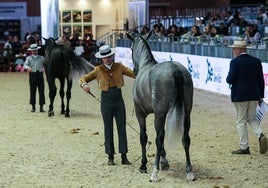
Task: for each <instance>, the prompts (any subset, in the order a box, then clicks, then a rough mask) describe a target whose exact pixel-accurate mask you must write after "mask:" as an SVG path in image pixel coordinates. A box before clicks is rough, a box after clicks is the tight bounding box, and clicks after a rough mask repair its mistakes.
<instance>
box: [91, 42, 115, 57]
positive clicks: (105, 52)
mask: <svg viewBox="0 0 268 188" xmlns="http://www.w3.org/2000/svg"><path fill="white" fill-rule="evenodd" d="M114 54H115V49H114V48H111V47H110V46H109V45H108V44H106V45H103V46H101V47H100V48H99V51H98V52H97V53H96V54H95V57H96V58H104V57H109V56H111V55H114Z"/></svg>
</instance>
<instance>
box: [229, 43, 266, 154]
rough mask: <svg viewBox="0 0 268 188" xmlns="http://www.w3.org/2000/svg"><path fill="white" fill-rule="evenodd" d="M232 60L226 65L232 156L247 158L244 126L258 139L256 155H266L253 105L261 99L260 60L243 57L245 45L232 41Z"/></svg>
mask: <svg viewBox="0 0 268 188" xmlns="http://www.w3.org/2000/svg"><path fill="white" fill-rule="evenodd" d="M230 47H232V48H233V55H234V58H233V59H232V60H231V62H230V68H229V72H228V75H227V78H226V82H227V83H228V84H229V85H230V88H231V101H232V102H233V104H234V106H235V109H236V117H237V119H236V125H237V130H238V135H239V143H240V149H238V150H235V151H232V153H233V154H250V150H249V141H248V130H247V124H248V125H250V126H251V127H252V129H253V131H254V133H255V134H256V135H257V136H258V138H259V144H260V153H261V154H264V153H266V151H267V138H266V136H265V135H264V134H263V132H262V128H261V125H260V124H259V123H258V121H257V119H256V109H257V105H258V104H260V103H261V102H262V100H263V98H264V78H263V70H262V64H261V60H260V59H258V58H256V57H253V56H251V55H249V54H248V53H247V46H246V41H245V40H243V39H240V40H238V39H237V40H235V41H234V44H233V45H232V46H230Z"/></svg>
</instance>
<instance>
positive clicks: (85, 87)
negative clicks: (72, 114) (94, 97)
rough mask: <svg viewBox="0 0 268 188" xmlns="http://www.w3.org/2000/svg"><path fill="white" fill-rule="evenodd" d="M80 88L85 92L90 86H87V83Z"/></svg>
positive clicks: (88, 90) (87, 91)
mask: <svg viewBox="0 0 268 188" xmlns="http://www.w3.org/2000/svg"><path fill="white" fill-rule="evenodd" d="M82 88H83V90H84V91H85V92H86V93H89V92H90V88H89V86H88V85H87V84H84V85H83V87H82Z"/></svg>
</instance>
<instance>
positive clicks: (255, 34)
mask: <svg viewBox="0 0 268 188" xmlns="http://www.w3.org/2000/svg"><path fill="white" fill-rule="evenodd" d="M256 27H257V28H256ZM245 40H246V41H247V43H248V44H254V43H255V44H256V43H259V42H260V40H261V34H260V32H259V31H258V26H257V25H255V26H254V24H248V25H247V26H246V30H245Z"/></svg>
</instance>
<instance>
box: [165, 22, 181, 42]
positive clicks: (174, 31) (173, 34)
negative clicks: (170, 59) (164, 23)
mask: <svg viewBox="0 0 268 188" xmlns="http://www.w3.org/2000/svg"><path fill="white" fill-rule="evenodd" d="M169 30H170V32H169V33H168V37H169V38H170V41H171V42H175V41H179V39H180V33H179V32H178V27H177V26H176V25H172V26H170V28H169Z"/></svg>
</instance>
